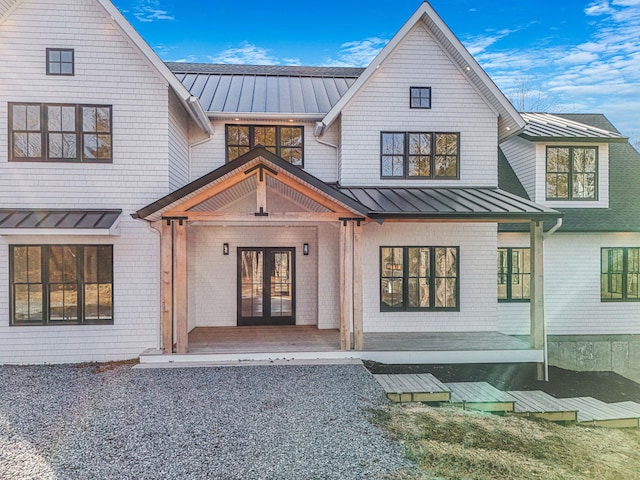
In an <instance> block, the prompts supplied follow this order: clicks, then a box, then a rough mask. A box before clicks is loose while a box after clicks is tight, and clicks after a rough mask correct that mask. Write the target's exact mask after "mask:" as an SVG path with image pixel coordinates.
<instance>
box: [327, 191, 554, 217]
mask: <svg viewBox="0 0 640 480" xmlns="http://www.w3.org/2000/svg"><path fill="white" fill-rule="evenodd" d="M340 190H341V191H342V192H344V193H345V194H347V195H348V196H350V197H351V198H353V199H354V200H356V201H358V202H360V203H362V204H364V205H365V206H366V207H368V208H369V209H370V216H372V217H382V218H385V217H389V218H395V217H404V218H438V217H441V218H470V219H471V218H501V219H502V218H509V217H513V218H514V219H518V220H522V219H533V218H545V217H548V218H557V217H560V216H562V214H561V213H559V212H557V211H556V210H554V209H552V208H548V207H545V206H543V205H538V204H536V203H533V202H531V201H529V200H526V199H524V198H520V197H517V196H516V195H513V194H511V193H509V192H505V191H503V190H500V189H498V188H489V187H477V188H474V187H437V188H420V187H409V188H393V187H382V188H381V187H340Z"/></svg>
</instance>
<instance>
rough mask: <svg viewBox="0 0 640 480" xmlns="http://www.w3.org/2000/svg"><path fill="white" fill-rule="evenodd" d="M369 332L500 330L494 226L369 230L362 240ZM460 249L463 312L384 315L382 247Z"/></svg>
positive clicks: (385, 226) (401, 225)
mask: <svg viewBox="0 0 640 480" xmlns="http://www.w3.org/2000/svg"><path fill="white" fill-rule="evenodd" d="M363 246H364V252H363V257H364V258H365V259H367V261H366V262H365V264H364V268H363V282H364V283H363V285H364V329H365V332H469V331H494V330H496V328H497V322H496V319H497V314H496V312H497V300H496V256H497V253H496V252H497V233H496V225H495V224H494V223H485V224H478V223H467V224H463V223H422V224H411V223H385V224H383V225H378V224H367V225H366V227H365V229H364V237H363ZM381 246H398V247H401V246H426V247H430V246H445V247H460V259H459V266H460V271H459V274H460V277H459V281H460V311H459V312H437V311H428V312H381V311H380V250H379V249H380V247H381Z"/></svg>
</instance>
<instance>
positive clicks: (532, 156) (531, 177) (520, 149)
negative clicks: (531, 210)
mask: <svg viewBox="0 0 640 480" xmlns="http://www.w3.org/2000/svg"><path fill="white" fill-rule="evenodd" d="M500 149H501V150H502V153H504V156H505V157H506V158H507V160H508V161H509V164H510V165H511V168H513V171H514V172H515V174H516V175H517V176H518V179H519V180H520V183H521V184H522V186H523V187H524V189H525V191H526V192H527V195H529V198H535V195H536V147H535V145H534V144H533V143H531V142H530V141H528V140H525V139H524V138H520V137H511V138H509V139H508V140H507V141H505V142H503V143H501V144H500Z"/></svg>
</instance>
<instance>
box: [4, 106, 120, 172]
mask: <svg viewBox="0 0 640 480" xmlns="http://www.w3.org/2000/svg"><path fill="white" fill-rule="evenodd" d="M9 139H10V140H9V159H10V160H11V161H15V162H29V161H51V162H85V163H109V162H111V161H112V159H113V148H112V141H113V134H112V109H111V106H110V105H76V104H42V103H9Z"/></svg>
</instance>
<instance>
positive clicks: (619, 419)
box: [558, 397, 640, 428]
mask: <svg viewBox="0 0 640 480" xmlns="http://www.w3.org/2000/svg"><path fill="white" fill-rule="evenodd" d="M558 401H559V402H561V403H562V404H564V405H565V406H566V408H567V409H573V410H577V411H578V422H580V423H584V424H589V425H596V426H599V427H608V428H633V427H635V428H637V427H639V426H640V421H639V418H640V415H639V414H638V413H636V412H633V411H632V410H630V409H628V408H625V407H622V406H616V405H614V404H611V403H605V402H602V401H600V400H597V399H595V398H592V397H576V398H558Z"/></svg>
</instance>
